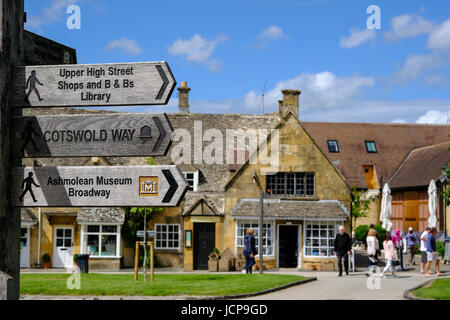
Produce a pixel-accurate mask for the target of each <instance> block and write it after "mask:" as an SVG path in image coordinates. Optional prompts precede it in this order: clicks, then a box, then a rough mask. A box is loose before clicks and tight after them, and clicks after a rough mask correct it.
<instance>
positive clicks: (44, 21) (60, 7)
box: [26, 0, 81, 29]
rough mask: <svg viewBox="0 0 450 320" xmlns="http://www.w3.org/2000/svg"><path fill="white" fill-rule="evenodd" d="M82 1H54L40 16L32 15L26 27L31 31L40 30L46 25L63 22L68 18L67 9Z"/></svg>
mask: <svg viewBox="0 0 450 320" xmlns="http://www.w3.org/2000/svg"><path fill="white" fill-rule="evenodd" d="M80 1H81V0H53V1H52V2H50V4H49V6H47V7H45V8H44V9H43V10H42V12H41V13H39V14H38V15H30V16H29V17H28V18H27V22H26V27H27V28H30V29H40V28H42V27H43V26H45V25H50V24H52V23H55V22H58V21H61V20H62V19H63V18H65V17H66V9H67V7H68V6H70V5H71V4H76V3H78V2H80Z"/></svg>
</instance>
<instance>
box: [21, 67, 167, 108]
mask: <svg viewBox="0 0 450 320" xmlns="http://www.w3.org/2000/svg"><path fill="white" fill-rule="evenodd" d="M14 82H15V84H16V85H15V87H14V97H13V101H14V105H15V106H16V107H58V106H121V105H158V104H167V102H168V101H169V99H170V96H171V94H172V91H173V89H174V88H175V85H176V82H175V78H174V77H173V75H172V72H171V70H170V68H169V65H168V64H167V63H166V62H138V63H113V64H89V65H82V64H79V65H55V66H53V65H48V66H27V67H21V68H17V69H16V71H15V81H14Z"/></svg>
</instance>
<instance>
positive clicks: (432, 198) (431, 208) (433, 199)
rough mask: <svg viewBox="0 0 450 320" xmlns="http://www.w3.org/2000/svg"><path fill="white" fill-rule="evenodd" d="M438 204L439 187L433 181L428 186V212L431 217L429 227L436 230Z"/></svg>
mask: <svg viewBox="0 0 450 320" xmlns="http://www.w3.org/2000/svg"><path fill="white" fill-rule="evenodd" d="M436 203H437V187H436V182H434V180H433V179H432V180H431V181H430V185H429V186H428V212H429V213H430V217H429V218H428V226H429V227H430V228H436V225H437V217H436Z"/></svg>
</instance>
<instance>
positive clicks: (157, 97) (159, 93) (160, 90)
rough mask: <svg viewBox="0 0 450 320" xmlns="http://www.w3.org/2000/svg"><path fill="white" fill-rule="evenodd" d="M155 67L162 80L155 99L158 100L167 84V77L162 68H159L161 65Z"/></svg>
mask: <svg viewBox="0 0 450 320" xmlns="http://www.w3.org/2000/svg"><path fill="white" fill-rule="evenodd" d="M156 69H157V70H158V72H159V75H160V76H161V79H162V81H163V84H162V86H161V89H159V92H158V95H157V96H156V100H159V99H161V98H162V96H163V94H164V91H166V88H167V86H168V85H169V79H167V77H166V74H165V72H164V70H163V69H162V68H161V66H159V65H157V66H156Z"/></svg>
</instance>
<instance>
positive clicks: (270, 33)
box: [255, 26, 289, 49]
mask: <svg viewBox="0 0 450 320" xmlns="http://www.w3.org/2000/svg"><path fill="white" fill-rule="evenodd" d="M287 38H289V37H288V36H287V35H286V34H285V33H284V32H283V29H281V28H280V27H278V26H270V27H267V28H265V29H264V30H263V31H262V32H261V33H260V35H259V36H258V39H257V43H256V45H255V46H256V47H257V48H258V49H266V48H267V46H268V45H269V44H270V43H271V42H274V41H277V40H281V39H287Z"/></svg>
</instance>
